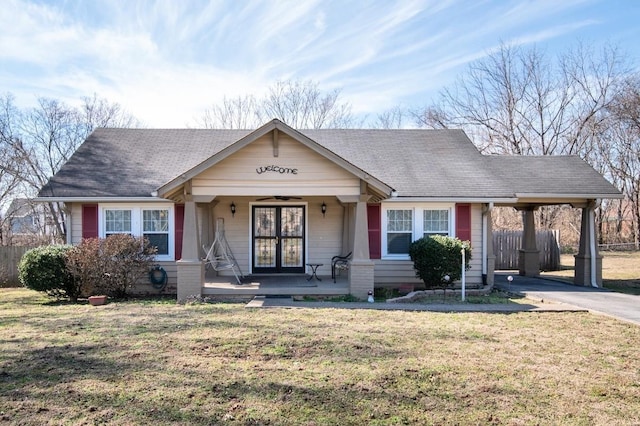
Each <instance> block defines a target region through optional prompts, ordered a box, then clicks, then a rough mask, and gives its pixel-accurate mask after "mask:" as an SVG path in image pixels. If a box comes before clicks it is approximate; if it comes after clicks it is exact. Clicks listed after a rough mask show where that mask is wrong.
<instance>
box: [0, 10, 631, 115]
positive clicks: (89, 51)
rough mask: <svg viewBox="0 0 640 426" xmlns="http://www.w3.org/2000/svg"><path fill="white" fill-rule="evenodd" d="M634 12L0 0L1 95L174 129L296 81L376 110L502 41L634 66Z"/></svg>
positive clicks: (429, 89) (411, 95) (431, 90)
mask: <svg viewBox="0 0 640 426" xmlns="http://www.w3.org/2000/svg"><path fill="white" fill-rule="evenodd" d="M638 22H640V1H636V0H627V1H623V0H550V1H547V0H538V1H534V0H521V1H507V0H503V1H497V0H415V1H412V0H403V1H397V2H394V1H390V0H381V1H364V0H361V1H333V0H319V1H315V0H309V1H307V0H292V1H278V0H265V1H251V0H248V1H242V0H229V1H195V0H194V1H190V0H166V1H155V2H151V1H135V0H123V1H118V0H65V1H35V0H34V1H27V0H3V1H2V9H1V10H0V92H2V93H5V92H10V93H12V94H13V95H14V96H15V98H16V103H17V104H18V105H19V106H21V107H26V106H30V105H33V104H35V102H36V99H37V98H38V97H40V96H44V97H53V98H58V99H61V100H63V101H65V102H67V103H69V104H76V103H78V100H79V99H80V97H82V96H91V95H93V94H94V93H97V94H98V95H99V96H101V97H105V98H107V99H108V100H110V101H112V102H118V103H120V104H121V105H122V106H123V107H124V108H125V109H126V110H128V111H129V112H131V113H132V114H133V115H135V116H136V117H137V118H139V119H141V120H142V121H143V122H144V123H145V125H147V126H149V127H185V126H186V125H189V124H193V123H194V119H195V118H196V117H199V116H201V115H202V112H203V111H204V109H205V108H207V107H209V106H210V105H212V104H213V103H216V102H218V101H220V100H221V99H222V97H223V96H225V95H226V96H228V97H229V96H238V95H244V94H247V93H252V94H255V95H256V96H258V97H259V96H260V95H262V94H263V93H264V92H265V89H266V88H267V87H268V86H269V85H271V84H272V83H273V82H275V81H277V80H285V79H298V80H313V81H315V82H317V83H319V85H320V88H321V89H325V90H331V89H334V88H340V89H341V90H342V99H343V100H344V101H347V102H349V103H350V104H351V105H352V107H353V112H354V113H356V114H359V115H365V114H369V115H374V116H375V114H377V113H380V112H382V111H384V110H386V109H389V108H392V107H394V106H396V105H403V106H411V107H417V106H421V105H425V104H427V103H429V102H430V101H431V100H432V99H434V98H435V96H436V95H437V92H438V91H439V90H440V89H442V88H443V87H444V86H446V85H448V84H451V82H452V81H453V80H454V79H455V77H456V76H457V75H458V74H460V73H461V72H463V71H464V70H465V68H466V67H467V66H468V64H469V63H470V62H472V61H474V60H478V59H480V58H482V57H483V56H485V55H487V54H488V53H490V52H491V51H492V49H495V48H496V47H497V46H499V45H500V43H501V42H504V43H514V44H521V45H524V46H531V45H533V44H535V45H536V46H537V47H538V48H540V49H543V50H545V51H547V52H548V53H550V54H553V53H554V52H558V51H564V50H566V49H567V48H569V47H571V46H575V45H576V43H577V42H578V41H583V42H585V43H589V44H595V45H596V46H599V45H602V44H603V43H605V42H610V43H614V44H616V45H618V46H619V47H620V48H621V49H623V50H624V51H625V52H626V53H627V54H628V55H629V57H630V61H631V62H632V64H634V65H637V64H638V59H640V46H639V44H640V43H639V42H640V25H639V24H638Z"/></svg>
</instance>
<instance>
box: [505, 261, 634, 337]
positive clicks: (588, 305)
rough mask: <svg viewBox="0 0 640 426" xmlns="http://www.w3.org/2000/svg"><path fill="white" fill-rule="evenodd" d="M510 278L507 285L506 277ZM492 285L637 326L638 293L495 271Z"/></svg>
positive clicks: (531, 297)
mask: <svg viewBox="0 0 640 426" xmlns="http://www.w3.org/2000/svg"><path fill="white" fill-rule="evenodd" d="M509 275H511V276H512V277H513V282H511V283H510V284H509V282H508V281H507V276H509ZM495 286H496V287H497V288H499V289H502V290H508V291H511V292H514V293H519V294H522V295H523V296H526V297H528V298H530V299H534V300H535V299H537V300H548V301H553V302H559V303H565V304H569V305H573V306H577V307H579V308H584V309H588V310H589V311H591V312H597V313H601V314H604V315H609V316H612V317H615V318H618V319H620V320H623V321H628V322H631V323H634V324H636V325H640V296H634V295H629V294H622V293H616V292H613V291H610V290H606V289H599V288H591V287H581V286H573V285H569V284H565V283H561V282H558V281H551V280H548V279H541V278H531V277H521V276H519V275H518V274H517V273H511V274H509V273H496V275H495Z"/></svg>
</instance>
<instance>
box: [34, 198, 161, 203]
mask: <svg viewBox="0 0 640 426" xmlns="http://www.w3.org/2000/svg"><path fill="white" fill-rule="evenodd" d="M32 201H35V202H37V203H55V202H61V203H80V202H81V203H88V202H91V203H121V202H122V203H127V202H129V203H158V202H171V203H173V201H171V200H168V199H166V198H160V197H36V198H33V199H32Z"/></svg>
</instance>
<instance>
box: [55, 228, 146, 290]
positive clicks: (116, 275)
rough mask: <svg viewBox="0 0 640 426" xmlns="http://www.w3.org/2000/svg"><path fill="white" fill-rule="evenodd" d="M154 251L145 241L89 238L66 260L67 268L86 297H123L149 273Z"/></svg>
mask: <svg viewBox="0 0 640 426" xmlns="http://www.w3.org/2000/svg"><path fill="white" fill-rule="evenodd" d="M155 254H156V248H155V247H153V246H151V245H150V244H149V240H147V239H145V238H136V237H132V236H131V235H128V234H116V235H111V236H109V237H108V238H104V239H99V238H89V239H85V240H83V241H82V243H81V244H80V245H78V246H76V247H74V248H73V250H71V251H70V252H69V255H68V256H67V268H68V270H69V271H70V272H71V274H72V275H73V276H74V277H75V278H76V280H77V281H79V283H80V286H81V288H82V292H83V294H84V295H86V296H90V295H98V294H106V295H107V296H111V297H117V298H122V297H126V296H127V294H128V290H129V289H130V288H131V287H132V286H133V285H134V284H135V283H136V281H138V280H139V279H140V278H142V277H144V276H146V275H147V274H148V273H149V269H151V266H152V265H153V263H154V257H155Z"/></svg>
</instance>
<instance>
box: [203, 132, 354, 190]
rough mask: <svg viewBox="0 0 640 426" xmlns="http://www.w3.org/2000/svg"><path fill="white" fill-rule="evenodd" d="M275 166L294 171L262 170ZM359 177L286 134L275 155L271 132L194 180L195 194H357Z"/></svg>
mask: <svg viewBox="0 0 640 426" xmlns="http://www.w3.org/2000/svg"><path fill="white" fill-rule="evenodd" d="M271 165H276V166H278V167H281V168H286V169H295V170H297V173H296V174H292V173H278V172H272V171H265V172H263V173H257V171H256V170H257V169H259V168H261V167H266V166H271ZM359 191H360V182H359V179H358V178H356V177H355V176H353V175H352V174H351V173H349V172H347V171H346V170H344V169H343V168H341V167H340V166H338V165H336V164H334V163H333V162H331V161H330V160H328V159H326V158H324V157H323V156H321V155H320V154H317V153H315V152H314V151H312V150H311V149H309V148H307V147H306V146H304V145H302V144H300V143H299V142H297V141H294V140H293V139H290V138H288V137H281V138H280V140H279V142H278V157H274V154H273V145H272V141H271V135H268V136H265V137H263V138H260V139H258V140H257V141H255V142H253V143H252V144H250V145H248V146H246V147H245V148H243V149H242V150H240V151H238V152H236V153H235V154H232V155H230V156H229V157H228V158H226V159H224V160H222V161H221V162H219V163H218V164H216V165H215V166H213V167H211V168H209V169H208V170H206V171H204V172H202V173H201V174H200V175H198V176H197V177H196V178H195V179H193V192H194V194H195V195H209V194H211V195H218V196H220V195H228V196H233V195H264V196H269V195H309V196H314V195H357V194H359Z"/></svg>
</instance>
